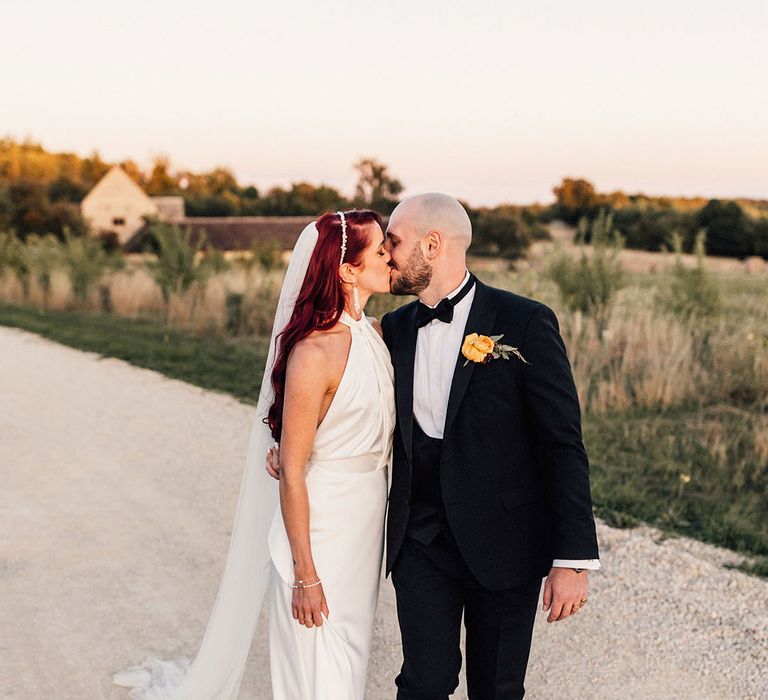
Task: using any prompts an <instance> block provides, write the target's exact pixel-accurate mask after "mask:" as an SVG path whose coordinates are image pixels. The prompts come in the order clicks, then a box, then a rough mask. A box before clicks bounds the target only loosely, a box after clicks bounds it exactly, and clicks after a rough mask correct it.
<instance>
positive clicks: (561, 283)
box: [545, 210, 624, 335]
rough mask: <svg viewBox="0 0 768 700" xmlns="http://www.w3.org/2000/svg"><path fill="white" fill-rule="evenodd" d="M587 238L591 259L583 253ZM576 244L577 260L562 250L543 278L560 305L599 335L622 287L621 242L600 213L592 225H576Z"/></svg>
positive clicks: (608, 219)
mask: <svg viewBox="0 0 768 700" xmlns="http://www.w3.org/2000/svg"><path fill="white" fill-rule="evenodd" d="M588 235H589V237H590V239H591V242H592V254H591V255H587V253H586V251H585V249H584V245H585V241H586V238H587V236H588ZM577 243H578V245H579V247H580V248H581V254H580V256H579V259H578V260H577V259H574V258H573V257H572V256H570V255H568V253H566V252H565V251H562V250H561V251H559V252H558V253H556V254H555V256H554V258H553V260H552V261H551V262H550V264H549V265H548V266H547V268H546V271H545V275H546V276H547V277H548V278H549V279H551V280H552V281H553V282H554V283H555V284H556V285H557V288H558V291H559V292H560V297H561V299H562V301H563V303H564V304H565V305H566V306H567V307H568V308H569V309H570V310H571V311H578V312H581V313H583V314H585V315H587V316H589V317H591V318H592V319H594V321H595V323H596V324H597V328H598V333H599V334H600V335H602V332H603V330H604V329H605V327H606V325H607V322H608V315H609V313H610V308H611V304H612V302H613V301H614V298H615V296H616V292H618V290H619V289H620V288H621V287H622V286H623V285H624V272H623V270H622V267H621V262H620V260H619V254H620V253H621V250H622V249H623V247H624V240H623V238H622V237H621V235H620V234H619V233H618V232H617V231H616V230H615V229H614V228H613V218H612V215H611V214H610V213H608V212H606V211H605V210H603V211H601V212H600V213H599V214H598V216H597V218H596V219H595V220H594V221H593V222H592V223H589V222H588V221H587V219H586V218H582V219H581V221H579V233H578V237H577Z"/></svg>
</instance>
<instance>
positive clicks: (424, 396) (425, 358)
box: [413, 270, 600, 569]
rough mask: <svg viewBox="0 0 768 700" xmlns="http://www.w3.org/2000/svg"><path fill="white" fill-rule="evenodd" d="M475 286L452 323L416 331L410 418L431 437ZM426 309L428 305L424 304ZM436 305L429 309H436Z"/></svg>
mask: <svg viewBox="0 0 768 700" xmlns="http://www.w3.org/2000/svg"><path fill="white" fill-rule="evenodd" d="M468 279H469V270H467V271H466V274H465V275H464V279H463V280H462V282H461V284H460V285H459V286H458V287H456V289H454V290H453V291H452V292H449V293H448V294H447V295H446V296H447V297H448V298H449V299H451V298H452V297H454V296H456V295H457V294H458V293H459V291H460V290H461V288H462V287H463V286H464V285H465V284H466V282H467V280H468ZM475 289H476V285H473V286H472V289H470V290H469V292H467V294H466V295H465V296H464V298H463V299H462V300H461V301H460V302H459V303H458V304H456V306H454V307H453V320H452V321H451V322H450V323H444V322H443V321H441V320H439V319H437V318H436V319H433V320H432V321H430V322H429V323H427V324H426V325H425V326H422V327H421V328H419V330H418V333H417V336H416V357H415V359H414V366H413V415H414V417H415V418H416V420H417V421H418V422H419V425H420V426H421V429H422V430H423V431H424V432H425V433H426V434H427V435H429V436H430V437H433V438H440V439H442V437H443V428H444V427H445V414H446V412H447V409H448V395H449V393H450V391H451V383H452V381H453V371H454V369H455V367H456V357H457V356H458V354H459V352H461V345H462V342H463V340H464V335H463V333H464V328H465V327H466V325H467V318H468V317H469V310H470V308H471V307H472V300H473V299H474V298H475ZM426 306H430V305H429V304H426ZM436 306H437V304H435V305H434V306H432V307H431V308H435V307H436ZM552 566H563V567H575V568H581V569H599V568H600V560H599V559H555V560H554V562H553V563H552Z"/></svg>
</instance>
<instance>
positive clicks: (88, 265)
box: [62, 230, 125, 306]
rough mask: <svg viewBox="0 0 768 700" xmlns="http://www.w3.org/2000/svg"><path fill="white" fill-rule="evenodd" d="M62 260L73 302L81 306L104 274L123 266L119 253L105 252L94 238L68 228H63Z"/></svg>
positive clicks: (123, 262)
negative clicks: (78, 233) (73, 232)
mask: <svg viewBox="0 0 768 700" xmlns="http://www.w3.org/2000/svg"><path fill="white" fill-rule="evenodd" d="M62 262H63V265H64V269H65V271H66V273H67V276H68V277H69V281H70V284H71V285H72V295H73V296H74V300H75V303H76V304H79V305H81V306H85V304H86V303H87V301H88V297H89V296H90V293H91V290H92V289H93V287H94V285H96V284H97V283H98V282H99V281H101V280H102V279H103V278H104V276H105V275H107V274H108V273H109V272H113V271H116V270H120V269H123V268H124V267H125V261H124V260H123V256H122V255H121V254H120V253H107V252H106V251H105V250H104V248H103V247H102V245H101V243H100V242H99V241H98V240H96V239H95V238H92V237H91V236H87V235H86V236H75V235H73V234H72V233H70V232H69V231H68V230H65V232H64V247H63V249H62Z"/></svg>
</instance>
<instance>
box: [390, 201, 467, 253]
mask: <svg viewBox="0 0 768 700" xmlns="http://www.w3.org/2000/svg"><path fill="white" fill-rule="evenodd" d="M389 225H390V226H391V227H392V228H404V229H408V230H409V231H410V232H411V233H412V234H416V236H418V237H422V236H424V235H426V234H427V233H429V232H430V231H438V232H439V233H440V234H441V235H442V236H443V238H444V239H445V242H446V244H447V245H448V246H450V247H452V248H453V247H456V248H460V249H462V250H464V251H466V250H467V248H469V244H470V243H471V242H472V224H471V223H470V221H469V216H468V215H467V212H466V211H465V209H464V207H463V206H461V204H460V203H459V202H458V200H456V199H454V198H453V197H451V196H449V195H447V194H440V193H439V192H429V193H427V194H417V195H415V196H413V197H408V198H407V199H404V200H403V201H402V202H400V204H398V205H397V206H396V207H395V210H394V211H393V212H392V214H391V215H390V217H389Z"/></svg>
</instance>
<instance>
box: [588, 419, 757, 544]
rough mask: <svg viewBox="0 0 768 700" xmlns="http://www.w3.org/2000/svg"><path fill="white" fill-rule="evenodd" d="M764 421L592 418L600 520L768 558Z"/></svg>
mask: <svg viewBox="0 0 768 700" xmlns="http://www.w3.org/2000/svg"><path fill="white" fill-rule="evenodd" d="M761 421H764V418H763V417H762V416H760V414H758V413H754V412H749V411H744V410H736V409H734V408H731V407H728V406H713V407H707V408H691V409H679V410H676V411H673V412H668V413H662V414H657V413H655V412H642V411H625V412H620V413H613V414H608V415H604V416H598V415H594V414H589V415H586V416H585V419H584V444H585V446H586V448H587V450H588V452H589V455H590V479H591V486H592V496H593V500H594V503H595V506H596V509H597V512H598V514H599V515H601V516H602V515H603V513H605V514H606V515H607V517H609V518H611V517H612V515H613V514H616V513H620V514H624V515H625V516H630V517H631V518H634V519H636V520H638V521H642V522H646V523H649V524H651V525H655V526H658V527H661V528H663V529H664V530H668V531H673V532H678V533H680V534H683V535H688V536H692V537H696V538H698V539H701V540H705V541H709V542H713V543H715V544H719V545H721V546H725V547H730V548H732V549H735V550H739V551H744V552H750V553H753V554H758V555H763V556H765V555H768V520H766V518H765V502H766V498H768V466H767V465H766V463H765V459H764V457H763V456H761V452H760V451H759V450H758V449H756V445H755V441H756V436H757V434H758V431H759V430H760V429H761V428H760V426H761ZM763 429H764V428H763ZM630 522H631V521H630Z"/></svg>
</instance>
